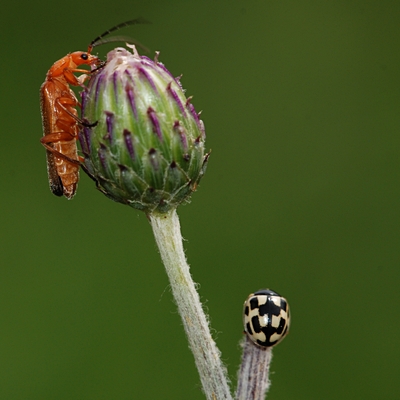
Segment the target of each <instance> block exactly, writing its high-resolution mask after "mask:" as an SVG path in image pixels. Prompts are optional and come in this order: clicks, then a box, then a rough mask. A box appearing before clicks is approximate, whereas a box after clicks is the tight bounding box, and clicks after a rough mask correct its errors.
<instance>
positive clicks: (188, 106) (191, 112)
mask: <svg viewBox="0 0 400 400" xmlns="http://www.w3.org/2000/svg"><path fill="white" fill-rule="evenodd" d="M192 98H193V97H192V96H190V97H188V99H187V100H186V108H187V109H188V110H189V112H190V114H192V117H193V118H194V120H195V121H196V124H197V126H198V127H199V129H200V131H201V133H202V134H203V135H204V136H205V134H206V132H205V130H204V124H203V123H200V119H199V116H198V115H197V112H196V110H195V109H194V106H193V104H192V103H191V101H192Z"/></svg>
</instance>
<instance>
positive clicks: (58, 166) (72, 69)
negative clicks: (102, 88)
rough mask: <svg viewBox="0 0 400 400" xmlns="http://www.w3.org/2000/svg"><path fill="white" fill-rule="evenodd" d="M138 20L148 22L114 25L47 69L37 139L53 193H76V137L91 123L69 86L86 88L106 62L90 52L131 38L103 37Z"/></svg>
mask: <svg viewBox="0 0 400 400" xmlns="http://www.w3.org/2000/svg"><path fill="white" fill-rule="evenodd" d="M140 23H147V21H145V20H144V19H142V18H138V19H134V20H131V21H127V22H123V23H121V24H119V25H116V26H114V27H113V28H111V29H109V30H108V31H106V32H104V33H103V34H101V35H100V36H98V37H97V38H96V39H94V40H93V41H92V42H91V43H90V44H89V47H88V50H87V51H86V52H84V51H76V52H74V53H69V54H67V55H66V56H65V57H63V58H61V59H60V60H58V61H56V62H55V63H54V64H53V65H52V67H51V68H50V69H49V71H48V72H47V75H46V79H45V81H44V82H43V84H42V86H41V88H40V108H41V113H42V124H43V137H42V138H41V139H40V142H41V143H42V145H43V146H44V147H45V148H46V154H47V173H48V177H49V184H50V190H51V191H52V192H53V193H54V194H55V195H56V196H62V195H64V196H65V197H66V198H67V199H71V198H72V197H73V196H74V194H75V192H76V187H77V184H78V181H79V167H80V164H81V161H82V159H81V157H79V156H78V149H77V145H76V140H77V138H78V133H79V129H80V128H81V127H82V126H90V124H87V123H85V122H84V121H82V120H81V119H80V118H79V116H78V111H77V107H78V106H79V107H80V103H79V102H78V100H77V98H76V96H75V93H74V92H73V91H72V90H71V88H70V86H69V85H73V86H82V87H85V86H84V82H85V80H86V79H87V78H88V77H89V75H90V74H91V73H93V72H95V71H96V69H98V68H101V67H102V66H103V65H104V64H105V63H104V62H103V61H101V60H100V59H99V58H98V57H96V56H94V55H92V54H91V53H92V50H93V48H94V47H96V46H99V45H101V44H104V43H108V42H115V41H123V40H127V41H130V39H127V38H125V37H123V36H119V37H111V38H109V39H105V40H104V39H103V38H104V37H105V36H107V35H108V34H109V33H111V32H113V31H115V30H117V29H120V28H122V27H124V26H128V25H135V24H140ZM81 65H88V66H90V68H91V70H90V71H89V70H86V69H80V68H78V67H80V66H81ZM76 72H82V75H80V76H79V77H77V76H75V75H74V73H76ZM92 125H93V124H92Z"/></svg>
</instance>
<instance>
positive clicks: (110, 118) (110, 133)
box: [104, 111, 114, 144]
mask: <svg viewBox="0 0 400 400" xmlns="http://www.w3.org/2000/svg"><path fill="white" fill-rule="evenodd" d="M104 112H105V114H106V125H107V135H106V138H107V139H108V140H109V141H110V144H112V143H113V141H114V114H113V113H112V112H110V111H104Z"/></svg>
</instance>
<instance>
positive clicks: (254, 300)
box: [250, 297, 258, 310]
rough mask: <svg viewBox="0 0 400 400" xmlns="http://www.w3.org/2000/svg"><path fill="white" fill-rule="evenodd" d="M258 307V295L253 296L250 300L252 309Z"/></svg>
mask: <svg viewBox="0 0 400 400" xmlns="http://www.w3.org/2000/svg"><path fill="white" fill-rule="evenodd" d="M257 307H258V298H257V297H253V298H252V299H251V300H250V309H251V310H255V309H256V308H257Z"/></svg>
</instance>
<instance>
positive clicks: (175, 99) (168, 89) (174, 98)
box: [167, 82, 186, 117]
mask: <svg viewBox="0 0 400 400" xmlns="http://www.w3.org/2000/svg"><path fill="white" fill-rule="evenodd" d="M167 92H168V93H169V94H170V95H171V97H172V98H173V100H174V101H175V103H176V104H177V105H178V107H179V109H180V110H181V113H182V114H183V115H184V116H185V117H186V112H185V109H184V108H183V104H182V102H181V100H180V98H179V96H178V94H177V93H176V92H175V90H174V89H172V87H171V82H170V83H168V86H167Z"/></svg>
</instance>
